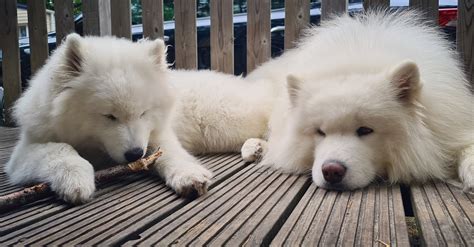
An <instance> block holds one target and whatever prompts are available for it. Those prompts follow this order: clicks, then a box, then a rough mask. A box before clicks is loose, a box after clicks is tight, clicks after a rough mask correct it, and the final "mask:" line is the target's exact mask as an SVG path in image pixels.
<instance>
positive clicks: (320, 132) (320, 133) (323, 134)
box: [317, 128, 326, 136]
mask: <svg viewBox="0 0 474 247" xmlns="http://www.w3.org/2000/svg"><path fill="white" fill-rule="evenodd" d="M317 132H318V134H319V135H320V136H326V133H324V132H323V131H322V130H321V129H320V128H318V130H317Z"/></svg>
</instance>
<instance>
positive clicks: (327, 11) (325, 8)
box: [321, 0, 348, 21]
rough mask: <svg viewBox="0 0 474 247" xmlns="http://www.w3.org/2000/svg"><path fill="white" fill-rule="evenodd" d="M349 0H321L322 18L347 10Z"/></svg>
mask: <svg viewBox="0 0 474 247" xmlns="http://www.w3.org/2000/svg"><path fill="white" fill-rule="evenodd" d="M347 6H348V0H321V20H322V21H324V20H328V19H330V18H331V17H332V16H334V15H341V14H344V13H346V12H347Z"/></svg>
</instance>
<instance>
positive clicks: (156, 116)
mask: <svg viewBox="0 0 474 247" xmlns="http://www.w3.org/2000/svg"><path fill="white" fill-rule="evenodd" d="M58 52H61V53H62V55H61V56H57V57H59V58H58V59H61V61H60V62H59V64H60V66H59V68H56V70H57V71H56V73H55V76H56V80H55V81H56V83H57V85H55V86H56V87H55V89H54V90H55V91H56V92H55V93H56V94H57V96H56V97H55V99H54V109H53V113H52V114H53V116H54V117H55V118H57V119H58V121H62V122H65V121H67V123H66V124H65V125H67V126H77V128H78V129H77V133H67V134H66V135H65V136H69V137H71V138H72V139H78V138H79V139H82V140H81V142H83V141H84V139H83V138H90V141H91V143H93V142H97V143H99V145H100V146H101V147H102V148H103V149H104V151H105V152H106V153H107V154H108V155H109V156H110V157H111V158H113V159H114V160H115V161H117V162H125V161H134V160H137V159H139V158H141V157H143V156H144V154H145V152H146V148H147V146H148V144H149V143H148V142H149V138H150V134H151V133H152V132H153V131H158V130H157V129H159V128H160V125H163V124H165V122H166V121H167V119H168V115H169V112H170V110H171V108H172V105H173V96H172V93H171V90H170V88H169V85H168V82H167V72H166V71H167V64H166V60H165V58H166V47H165V44H164V42H163V41H162V40H154V41H141V42H138V43H133V42H132V41H129V40H125V39H117V38H113V37H105V38H98V37H86V38H81V37H80V36H79V35H77V34H71V35H69V36H68V37H67V38H66V40H65V42H64V44H63V47H62V49H59V50H58ZM63 125H64V124H63ZM78 135H80V137H78ZM86 141H87V139H86ZM72 142H74V140H72Z"/></svg>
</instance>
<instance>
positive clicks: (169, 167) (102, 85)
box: [6, 34, 212, 203]
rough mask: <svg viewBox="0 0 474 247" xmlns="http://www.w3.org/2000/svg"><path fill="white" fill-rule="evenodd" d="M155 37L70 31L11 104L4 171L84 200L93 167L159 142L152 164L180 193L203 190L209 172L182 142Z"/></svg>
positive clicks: (91, 186) (138, 154)
mask: <svg viewBox="0 0 474 247" xmlns="http://www.w3.org/2000/svg"><path fill="white" fill-rule="evenodd" d="M165 57H166V47H165V45H164V42H163V41H162V40H155V41H142V42H138V43H132V42H131V41H128V40H125V39H117V38H113V37H102V38H98V37H85V38H81V37H80V36H79V35H77V34H71V35H69V36H68V37H67V38H66V40H65V41H64V44H63V45H61V46H60V47H59V48H58V49H57V50H56V51H55V52H54V54H53V55H52V56H51V57H50V58H49V60H48V61H47V63H46V64H45V66H44V67H43V68H41V70H39V71H38V72H37V73H36V75H35V76H34V77H33V79H32V80H31V82H30V87H29V88H28V90H27V91H26V92H25V93H24V94H23V96H22V97H21V98H20V99H19V100H18V102H17V103H16V105H15V107H14V117H15V118H16V121H17V123H18V125H19V126H20V128H21V137H20V141H19V142H18V144H17V146H16V147H15V149H14V151H13V154H12V156H11V159H10V161H9V162H8V164H7V166H6V172H7V173H8V175H9V178H10V180H11V181H12V182H13V183H16V184H30V183H36V182H47V183H49V184H50V186H51V188H52V190H53V191H54V192H56V193H57V194H58V195H59V196H60V197H61V198H63V199H64V200H66V201H69V202H72V203H82V202H86V201H88V200H90V199H91V198H92V197H93V193H94V191H95V183H94V170H95V169H98V168H100V166H101V165H103V164H108V165H110V164H114V163H115V164H116V163H127V162H132V161H135V160H138V159H140V158H142V157H143V156H144V155H145V154H146V153H147V152H148V153H150V152H152V151H153V150H156V149H157V148H158V147H161V149H162V150H163V155H162V157H160V158H159V159H158V161H157V162H156V163H155V165H154V166H153V169H154V170H155V171H156V172H157V173H159V174H160V176H162V177H163V179H164V180H165V181H166V184H167V185H168V186H170V187H171V188H172V189H174V190H175V191H176V192H178V193H179V194H187V193H190V192H193V191H197V192H198V193H203V192H205V191H206V189H207V185H208V183H209V182H210V178H211V177H212V173H211V172H210V171H208V170H207V169H206V168H204V167H203V166H201V165H200V164H199V162H198V161H197V160H196V159H195V158H194V157H193V156H191V155H190V154H189V153H188V152H187V151H185V149H184V148H183V147H182V146H181V144H180V143H179V141H178V138H177V136H176V134H175V132H174V131H173V127H172V124H171V119H172V114H173V107H174V101H175V100H174V99H175V96H174V94H173V91H172V89H171V88H170V86H169V85H168V83H169V82H168V70H167V64H166V60H165Z"/></svg>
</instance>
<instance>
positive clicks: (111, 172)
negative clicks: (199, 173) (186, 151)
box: [0, 149, 162, 212]
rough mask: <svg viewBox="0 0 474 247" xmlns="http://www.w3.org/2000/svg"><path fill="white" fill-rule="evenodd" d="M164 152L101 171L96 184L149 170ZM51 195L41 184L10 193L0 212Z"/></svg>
mask: <svg viewBox="0 0 474 247" xmlns="http://www.w3.org/2000/svg"><path fill="white" fill-rule="evenodd" d="M161 154H162V151H161V150H160V149H158V150H157V151H156V152H155V153H153V154H151V155H149V156H148V157H145V158H143V159H140V160H137V161H134V162H132V163H129V164H126V165H118V166H114V167H111V168H109V169H105V170H101V171H98V172H96V173H95V181H96V183H101V182H104V181H108V180H111V179H113V178H117V177H120V176H123V175H128V174H131V173H136V172H140V171H145V170H148V167H149V166H150V165H152V164H153V163H155V161H156V160H157V159H158V158H159V157H160V156H161ZM50 195H51V189H50V188H49V185H48V184H46V183H41V184H38V185H35V186H32V187H28V188H25V189H23V190H22V191H17V192H14V193H10V194H8V195H4V196H0V212H5V211H7V210H10V209H13V208H16V207H20V206H22V205H25V204H27V203H31V202H34V201H37V200H41V199H43V198H46V197H48V196H50Z"/></svg>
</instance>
